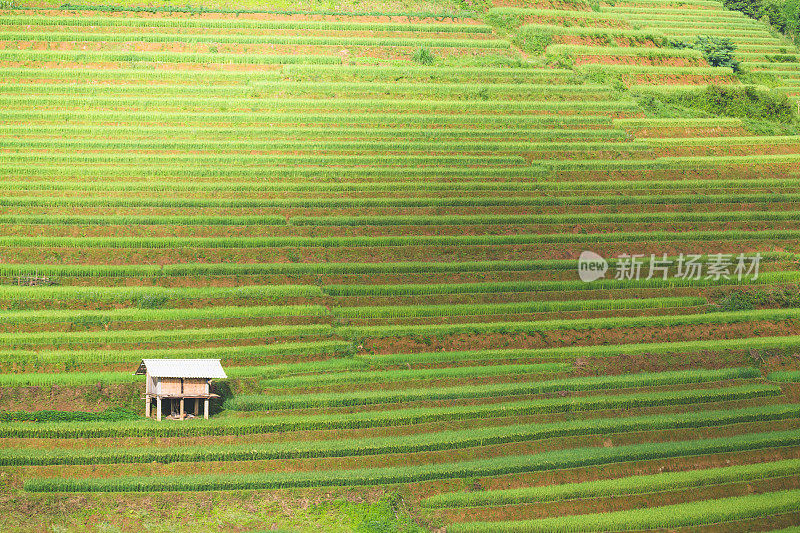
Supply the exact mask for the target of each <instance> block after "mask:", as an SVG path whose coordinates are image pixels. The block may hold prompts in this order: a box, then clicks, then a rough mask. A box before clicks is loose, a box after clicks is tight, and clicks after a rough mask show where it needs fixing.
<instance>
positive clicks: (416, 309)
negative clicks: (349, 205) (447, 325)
mask: <svg viewBox="0 0 800 533" xmlns="http://www.w3.org/2000/svg"><path fill="white" fill-rule="evenodd" d="M707 303H708V301H707V300H706V299H705V298H699V297H691V296H688V297H660V298H622V299H613V300H609V299H602V300H571V301H562V302H559V301H553V302H547V301H545V302H542V301H531V302H514V303H506V304H460V305H458V304H456V305H397V306H369V307H335V308H333V309H332V311H331V312H332V314H333V316H334V317H337V318H360V319H365V318H418V317H451V316H488V315H504V314H522V313H550V312H560V311H589V310H597V309H600V310H612V309H665V308H676V307H695V306H701V305H705V304H707Z"/></svg>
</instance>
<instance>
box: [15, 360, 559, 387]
mask: <svg viewBox="0 0 800 533" xmlns="http://www.w3.org/2000/svg"><path fill="white" fill-rule="evenodd" d="M571 369H572V365H569V364H565V363H533V364H503V365H479V366H458V367H447V368H421V369H411V370H378V371H361V372H331V373H324V374H307V375H297V376H283V377H273V378H269V379H265V380H261V381H259V386H260V387H262V388H263V389H288V388H297V387H303V388H314V387H328V386H335V385H343V384H355V383H388V382H398V381H403V382H408V381H417V380H430V379H472V378H485V377H490V376H492V377H496V376H508V375H510V374H513V375H514V377H515V378H518V377H521V376H524V375H525V374H538V373H551V372H569V371H570V370H571ZM1 377H2V376H0V378H1ZM0 382H1V381H0Z"/></svg>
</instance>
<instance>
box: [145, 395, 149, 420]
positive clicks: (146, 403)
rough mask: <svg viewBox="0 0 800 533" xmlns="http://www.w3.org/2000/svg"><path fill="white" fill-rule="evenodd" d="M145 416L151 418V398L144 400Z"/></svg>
mask: <svg viewBox="0 0 800 533" xmlns="http://www.w3.org/2000/svg"><path fill="white" fill-rule="evenodd" d="M144 416H145V417H147V418H150V396H147V397H145V399H144Z"/></svg>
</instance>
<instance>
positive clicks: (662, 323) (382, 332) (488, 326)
mask: <svg viewBox="0 0 800 533" xmlns="http://www.w3.org/2000/svg"><path fill="white" fill-rule="evenodd" d="M798 317H800V310H797V309H760V310H753V311H729V312H720V313H698V314H689V315H656V316H633V317H608V318H582V319H574V320H540V321H535V322H478V323H471V324H469V323H467V324H422V325H405V324H403V325H391V326H345V327H340V328H337V330H336V331H337V333H338V334H339V335H341V336H342V337H344V338H346V339H352V340H363V339H375V338H385V337H407V336H411V337H418V336H433V337H439V336H444V335H456V334H468V335H476V334H486V335H488V334H520V333H535V332H544V331H557V330H578V331H584V330H598V329H612V328H642V327H656V328H668V327H675V326H689V325H697V324H737V323H742V322H751V321H752V322H757V321H769V322H774V321H782V320H793V319H797V318H798ZM1 339H2V337H0V340H1Z"/></svg>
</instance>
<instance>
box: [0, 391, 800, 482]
mask: <svg viewBox="0 0 800 533" xmlns="http://www.w3.org/2000/svg"><path fill="white" fill-rule="evenodd" d="M798 415H800V407H799V406H797V405H777V406H764V407H749V408H745V409H737V410H722V411H700V412H689V413H680V414H669V415H653V416H639V417H620V418H612V419H600V420H573V421H567V422H555V423H546V424H542V423H535V424H520V425H513V426H493V427H484V428H470V429H467V430H451V431H441V432H436V433H422V434H415V435H405V436H392V437H377V438H375V437H373V438H366V439H364V438H362V439H347V440H324V441H306V442H291V441H289V442H277V443H268V444H246V445H220V446H214V447H212V448H211V449H209V447H208V446H181V447H174V448H164V447H139V448H133V447H126V448H122V449H119V448H116V449H115V448H100V449H91V448H89V449H86V448H84V449H69V450H63V449H62V450H58V449H56V450H44V451H42V450H30V449H22V450H20V449H10V450H2V451H0V465H2V466H17V465H48V464H50V465H52V464H107V463H146V462H153V461H158V462H160V463H169V462H178V461H180V462H186V461H252V460H264V459H294V458H301V457H347V456H356V457H358V456H368V455H381V454H387V453H418V452H427V451H435V450H451V449H461V448H470V447H474V446H489V445H494V444H505V443H510V442H522V441H531V440H540V439H546V438H554V437H564V436H575V435H597V434H607V433H623V432H629V431H652V430H659V429H674V428H700V427H709V426H716V425H728V424H735V423H742V422H751V421H769V420H782V419H787V418H795V417H797V416H798ZM795 468H797V467H795Z"/></svg>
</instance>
